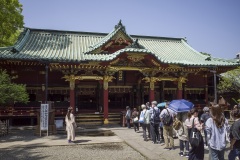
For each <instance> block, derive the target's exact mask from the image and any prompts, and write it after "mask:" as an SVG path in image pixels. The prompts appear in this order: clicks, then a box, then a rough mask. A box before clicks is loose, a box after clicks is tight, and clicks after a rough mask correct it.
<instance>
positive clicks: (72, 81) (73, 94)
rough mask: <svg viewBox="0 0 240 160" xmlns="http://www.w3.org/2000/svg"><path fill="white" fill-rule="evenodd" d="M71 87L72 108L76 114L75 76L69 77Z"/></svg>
mask: <svg viewBox="0 0 240 160" xmlns="http://www.w3.org/2000/svg"><path fill="white" fill-rule="evenodd" d="M69 87H70V97H69V98H70V107H72V108H73V112H74V113H75V112H76V108H75V76H74V75H70V76H69Z"/></svg>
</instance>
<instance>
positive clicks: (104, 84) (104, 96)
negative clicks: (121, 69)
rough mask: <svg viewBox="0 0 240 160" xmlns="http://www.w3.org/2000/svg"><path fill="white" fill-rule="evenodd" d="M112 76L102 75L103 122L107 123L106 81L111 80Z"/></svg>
mask: <svg viewBox="0 0 240 160" xmlns="http://www.w3.org/2000/svg"><path fill="white" fill-rule="evenodd" d="M112 78H113V77H112V76H104V77H103V108H104V112H103V116H104V122H103V123H104V124H108V123H109V121H108V82H110V81H111V80H112Z"/></svg>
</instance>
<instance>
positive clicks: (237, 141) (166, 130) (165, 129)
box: [126, 101, 240, 160]
mask: <svg viewBox="0 0 240 160" xmlns="http://www.w3.org/2000/svg"><path fill="white" fill-rule="evenodd" d="M168 105H169V103H168V102H167V103H166V105H165V108H164V109H162V110H160V109H159V108H158V107H157V102H156V101H152V102H151V103H146V105H145V104H142V105H141V109H142V111H141V112H140V114H138V111H137V109H136V108H135V109H134V114H133V116H132V118H133V119H134V118H136V117H138V121H134V122H133V123H134V130H135V131H136V130H137V131H139V128H137V127H136V126H139V124H140V125H141V127H142V129H143V140H144V141H148V140H151V141H152V143H153V144H158V143H162V144H163V143H164V144H165V147H164V149H166V150H174V149H175V145H174V139H173V132H176V133H177V136H178V139H179V145H180V146H179V147H180V152H179V156H185V157H187V158H188V159H189V160H203V159H204V150H205V149H207V150H209V159H210V160H224V154H225V151H226V146H227V143H228V142H229V141H230V153H229V155H228V158H229V160H235V159H236V158H240V107H239V106H238V107H235V108H234V109H233V111H232V112H231V116H232V117H233V118H234V123H233V124H232V125H231V127H230V125H229V123H228V120H227V119H226V118H225V116H224V112H223V110H222V108H221V107H220V106H219V105H213V106H211V108H208V107H204V108H203V112H204V113H203V114H202V115H199V110H198V109H197V108H193V109H191V110H190V111H189V112H180V113H176V112H174V111H172V110H171V109H169V108H168ZM128 109H129V108H128ZM129 110H130V109H129ZM129 113H130V111H129V112H126V116H127V114H129ZM169 116H170V117H171V118H168V117H169ZM130 117H131V116H130ZM130 119H131V118H130ZM129 126H130V121H129V125H128V127H129ZM192 128H195V129H196V130H197V131H198V132H199V133H200V134H199V135H198V136H199V137H198V144H197V145H194V144H193V142H192V141H193V140H192V139H193V137H194V134H193V133H192V132H193V131H192ZM161 129H162V130H161ZM159 131H160V132H159ZM161 133H162V135H163V137H162V136H161ZM202 133H203V134H202ZM202 135H203V136H202ZM229 138H230V140H229Z"/></svg>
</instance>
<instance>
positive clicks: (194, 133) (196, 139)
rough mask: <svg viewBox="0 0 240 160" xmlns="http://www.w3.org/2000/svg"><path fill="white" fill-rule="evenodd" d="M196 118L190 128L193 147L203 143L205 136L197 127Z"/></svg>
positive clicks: (190, 139) (190, 140) (190, 141)
mask: <svg viewBox="0 0 240 160" xmlns="http://www.w3.org/2000/svg"><path fill="white" fill-rule="evenodd" d="M194 119H195V118H194ZM194 119H193V122H192V128H190V129H189V143H190V144H191V146H192V147H198V146H199V145H200V143H202V141H203V137H202V135H201V132H200V131H199V130H198V129H197V128H195V126H194Z"/></svg>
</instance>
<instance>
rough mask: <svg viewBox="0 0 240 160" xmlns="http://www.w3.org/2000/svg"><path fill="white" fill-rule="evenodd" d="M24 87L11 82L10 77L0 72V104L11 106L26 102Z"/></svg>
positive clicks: (3, 71) (4, 71) (4, 72)
mask: <svg viewBox="0 0 240 160" xmlns="http://www.w3.org/2000/svg"><path fill="white" fill-rule="evenodd" d="M28 99H29V98H28V93H27V91H26V86H25V85H23V84H15V83H12V82H11V77H10V76H9V75H8V74H7V72H6V70H0V104H1V105H6V104H13V103H14V102H23V103H26V102H27V101H28Z"/></svg>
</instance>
